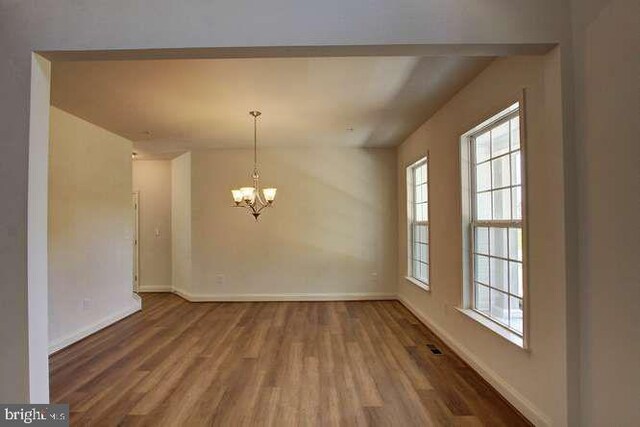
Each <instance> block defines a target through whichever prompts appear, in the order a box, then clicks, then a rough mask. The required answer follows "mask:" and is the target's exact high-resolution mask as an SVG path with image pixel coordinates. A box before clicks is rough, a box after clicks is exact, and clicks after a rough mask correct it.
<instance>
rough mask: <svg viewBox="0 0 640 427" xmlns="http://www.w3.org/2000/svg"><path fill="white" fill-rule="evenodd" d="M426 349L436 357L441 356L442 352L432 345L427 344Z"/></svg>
mask: <svg viewBox="0 0 640 427" xmlns="http://www.w3.org/2000/svg"><path fill="white" fill-rule="evenodd" d="M427 348H428V349H429V350H431V353H433V354H437V355H441V354H442V351H440V349H439V348H438V347H436V346H435V345H433V344H427Z"/></svg>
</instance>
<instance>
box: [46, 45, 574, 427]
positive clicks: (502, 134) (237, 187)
mask: <svg viewBox="0 0 640 427" xmlns="http://www.w3.org/2000/svg"><path fill="white" fill-rule="evenodd" d="M560 110H561V99H560V68H559V60H558V50H557V49H555V48H553V47H547V48H545V49H539V50H538V51H536V52H535V53H530V54H519V55H509V56H503V57H485V56H342V57H330V56H329V57H288V58H223V59H148V60H144V59H143V60H135V59H127V60H117V61H116V60H111V61H109V60H89V61H84V60H81V58H80V59H74V60H61V61H55V60H54V61H53V62H52V67H51V109H50V146H49V161H50V169H49V264H48V267H49V276H48V277H49V343H50V344H49V346H50V352H51V357H50V369H51V385H50V386H51V399H52V401H53V402H59V403H63V402H65V403H66V402H68V403H69V405H70V411H71V420H72V421H73V422H77V423H78V424H83V423H86V422H89V423H90V422H92V421H93V422H96V421H99V422H105V423H107V424H108V423H110V422H113V423H114V424H117V423H119V422H123V421H124V422H129V421H134V420H138V421H142V422H144V423H155V422H159V423H164V424H166V425H194V424H198V423H202V424H209V423H213V424H221V425H240V424H243V423H245V424H246V423H250V424H251V423H260V422H266V423H267V424H273V425H290V424H291V425H296V424H300V423H302V424H304V423H306V422H308V421H309V420H320V421H321V423H322V424H341V423H342V424H367V423H372V424H380V425H391V424H394V423H399V425H412V424H415V425H429V424H436V425H437V424H443V425H448V424H451V423H453V424H456V423H464V422H471V423H473V422H479V423H484V424H498V425H526V424H528V423H531V422H536V423H539V422H540V420H542V421H543V422H546V421H545V419H547V418H548V419H550V420H553V419H556V420H557V419H560V418H561V417H562V416H563V415H562V413H563V411H564V410H565V408H563V406H562V404H561V402H562V395H563V390H564V389H565V387H566V385H565V384H564V382H563V370H564V369H565V367H564V360H565V358H566V354H565V353H564V351H563V347H564V345H565V333H564V328H565V325H564V319H563V317H562V313H563V305H564V301H563V288H564V286H565V283H564V280H565V279H564V269H565V265H564V259H563V258H562V257H558V256H557V252H556V251H550V250H549V248H550V247H553V248H555V249H556V250H558V251H560V252H561V251H562V247H563V245H564V241H563V239H564V237H563V230H562V227H563V201H562V192H561V191H553V192H550V191H547V189H548V188H554V187H555V188H559V187H561V186H562V179H563V169H562V161H561V159H562V150H561V141H562V126H561V123H560V119H559V118H560V114H559V111H560ZM251 112H259V113H260V114H258V113H251ZM525 201H526V203H525ZM543 235H544V239H540V238H536V236H543ZM532 260H535V262H532ZM530 313H533V314H530Z"/></svg>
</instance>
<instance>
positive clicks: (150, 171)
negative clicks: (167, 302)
mask: <svg viewBox="0 0 640 427" xmlns="http://www.w3.org/2000/svg"><path fill="white" fill-rule="evenodd" d="M133 191H136V192H138V197H139V199H138V206H139V209H138V243H139V246H138V247H139V257H140V258H139V271H138V276H139V277H138V284H139V290H140V291H143V292H144V291H162V290H170V289H171V277H172V276H171V161H169V160H136V161H134V162H133Z"/></svg>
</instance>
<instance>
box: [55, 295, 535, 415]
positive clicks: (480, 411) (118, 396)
mask: <svg viewBox="0 0 640 427" xmlns="http://www.w3.org/2000/svg"><path fill="white" fill-rule="evenodd" d="M427 343H430V344H431V343H432V344H435V345H437V346H438V347H439V348H440V349H441V350H442V351H443V353H444V354H443V355H439V356H438V355H434V354H432V353H431V352H430V351H429V349H428V348H427V347H426V344H427ZM50 365H51V399H52V402H54V403H69V404H70V410H71V424H72V425H150V426H199V425H220V426H241V425H245V426H253V425H256V426H258V425H259V426H263V425H264V426H267V425H269V426H297V425H319V426H320V425H321V426H334V425H335V426H338V425H342V426H354V425H371V426H432V425H433V426H436V425H437V426H439V425H445V426H476V425H491V426H520V425H530V424H529V423H528V422H527V421H526V420H525V419H524V418H523V417H522V416H521V415H520V414H518V413H517V412H516V411H515V410H514V409H513V408H512V407H511V406H510V405H509V404H507V403H506V402H505V401H504V400H503V399H502V398H501V397H500V396H499V395H498V393H497V392H496V391H495V390H493V389H492V388H491V387H490V386H489V385H488V384H487V383H486V382H484V381H483V380H482V379H481V378H480V377H479V376H478V375H477V374H476V373H475V372H474V371H473V370H472V369H471V368H469V367H468V366H467V365H466V364H465V363H463V362H462V361H461V360H460V359H459V358H458V357H456V356H455V355H454V354H453V353H452V352H451V351H450V350H449V349H448V348H447V347H446V346H445V345H444V344H443V343H442V342H441V341H440V340H438V339H437V338H436V337H435V336H434V335H433V334H432V333H431V332H430V331H429V330H428V329H427V328H426V327H425V326H424V325H422V324H421V323H420V322H419V321H418V320H417V319H416V318H415V317H414V316H413V315H412V314H411V313H410V312H409V311H407V310H406V309H405V308H404V307H403V306H402V305H401V304H400V303H399V302H397V301H363V302H254V303H190V302H187V301H185V300H183V299H181V298H180V297H177V296H175V295H171V294H144V295H143V310H142V312H140V313H136V314H134V315H132V316H130V317H128V318H127V319H124V320H123V321H121V322H118V323H116V324H115V325H112V326H111V327H109V328H107V329H104V330H102V331H100V332H98V333H96V334H94V335H92V336H90V337H88V338H86V339H85V340H83V341H80V342H78V343H76V344H74V345H73V346H71V347H68V348H66V349H64V350H62V351H60V352H58V353H56V354H54V355H53V356H52V357H51V359H50Z"/></svg>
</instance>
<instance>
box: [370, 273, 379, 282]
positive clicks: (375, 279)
mask: <svg viewBox="0 0 640 427" xmlns="http://www.w3.org/2000/svg"><path fill="white" fill-rule="evenodd" d="M371 281H372V282H373V283H378V272H377V271H374V272H372V273H371Z"/></svg>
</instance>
